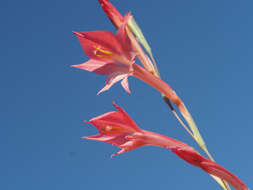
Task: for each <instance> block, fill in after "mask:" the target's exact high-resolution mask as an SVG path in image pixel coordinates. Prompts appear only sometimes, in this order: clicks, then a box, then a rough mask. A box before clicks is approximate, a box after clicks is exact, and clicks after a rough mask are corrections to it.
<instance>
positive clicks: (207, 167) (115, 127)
mask: <svg viewBox="0 0 253 190" xmlns="http://www.w3.org/2000/svg"><path fill="white" fill-rule="evenodd" d="M114 106H115V108H116V109H117V110H118V111H113V112H108V113H105V114H103V115H101V116H98V117H95V118H93V119H91V120H90V121H88V122H87V123H90V124H92V125H94V126H95V127H96V128H97V129H98V131H99V134H97V135H94V136H90V137H82V138H84V139H89V140H96V141H103V142H106V143H110V144H113V145H116V146H118V147H119V148H121V150H120V151H119V152H117V153H115V154H113V155H112V156H115V155H118V154H122V153H124V152H127V151H130V150H133V149H135V148H139V147H141V146H144V145H152V146H160V147H163V148H166V149H169V150H171V151H172V152H174V153H175V154H176V155H178V156H179V157H180V158H182V159H183V160H185V161H186V162H188V163H190V164H191V165H193V166H196V167H199V168H201V169H203V170H204V171H205V172H207V173H209V174H211V175H214V176H216V177H219V178H221V179H223V180H225V181H227V182H228V183H229V184H231V185H232V186H233V187H234V188H235V189H237V190H248V188H247V186H246V185H245V184H244V183H243V182H242V181H241V180H240V179H239V178H238V177H236V176H235V175H234V174H232V173H231V172H229V171H228V170H226V169H225V168H223V167H222V166H220V165H218V164H217V163H215V162H213V161H211V160H208V159H207V158H205V157H203V156H201V155H200V154H199V153H197V152H196V151H195V150H194V149H193V148H192V147H190V146H189V145H187V144H185V143H183V142H180V141H178V140H175V139H172V138H170V137H166V136H163V135H160V134H158V133H154V132H150V131H146V130H142V129H140V128H139V127H138V126H137V124H136V123H135V122H134V121H133V120H132V119H131V118H130V117H129V116H128V114H127V113H126V112H125V111H124V110H123V109H122V108H121V107H119V106H117V105H115V104H114Z"/></svg>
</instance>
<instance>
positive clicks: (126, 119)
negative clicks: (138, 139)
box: [113, 102, 142, 132]
mask: <svg viewBox="0 0 253 190" xmlns="http://www.w3.org/2000/svg"><path fill="white" fill-rule="evenodd" d="M113 106H114V107H115V108H116V109H117V110H118V112H117V113H119V114H120V115H121V117H122V118H124V119H123V120H122V122H124V123H126V124H127V125H128V126H130V127H131V128H133V129H134V130H135V131H136V132H142V130H141V129H140V128H139V127H138V125H137V124H136V123H135V122H134V120H132V118H131V117H130V116H129V115H128V114H127V113H126V112H125V110H124V109H123V108H122V107H119V106H118V105H117V104H115V102H113Z"/></svg>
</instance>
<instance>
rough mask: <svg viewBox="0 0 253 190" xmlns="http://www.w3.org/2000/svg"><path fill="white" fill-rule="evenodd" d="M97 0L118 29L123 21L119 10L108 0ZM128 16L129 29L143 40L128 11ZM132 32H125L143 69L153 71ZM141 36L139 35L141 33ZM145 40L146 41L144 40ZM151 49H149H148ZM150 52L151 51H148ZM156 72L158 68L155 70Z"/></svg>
mask: <svg viewBox="0 0 253 190" xmlns="http://www.w3.org/2000/svg"><path fill="white" fill-rule="evenodd" d="M98 2H99V3H100V5H101V7H102V9H103V10H104V12H105V14H106V15H107V17H108V18H109V19H110V21H111V22H112V24H113V25H114V26H115V28H117V29H119V28H120V27H121V25H122V24H123V23H124V17H123V16H122V15H121V14H120V12H119V11H118V10H117V9H116V8H115V7H114V6H113V5H112V4H111V3H110V2H109V0H98ZM128 16H129V19H128V20H129V21H128V22H127V23H128V27H129V28H130V30H131V31H132V32H133V33H134V34H135V35H136V37H137V39H141V42H143V38H144V36H143V34H142V33H141V31H140V29H139V28H138V29H137V24H136V23H135V24H134V23H133V21H134V19H133V17H132V16H131V15H130V13H128ZM132 32H130V31H129V30H128V31H127V34H128V36H129V38H130V40H131V44H132V47H133V49H134V51H135V52H137V56H138V58H139V59H140V61H141V63H142V64H143V66H144V67H145V69H147V70H148V71H149V72H151V73H154V72H156V71H155V67H154V65H153V63H152V62H151V60H150V59H149V58H148V56H147V55H146V54H145V53H144V51H143V50H142V48H141V46H140V45H139V43H138V42H137V40H136V39H135V37H134V35H133V34H132ZM140 34H141V35H142V36H141V35H140ZM140 36H141V37H140ZM145 42H146V41H145ZM142 45H143V46H144V47H147V42H146V43H142ZM150 51H151V49H150ZM150 53H151V52H150ZM157 72H158V70H157Z"/></svg>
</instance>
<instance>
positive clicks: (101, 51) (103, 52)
mask: <svg viewBox="0 0 253 190" xmlns="http://www.w3.org/2000/svg"><path fill="white" fill-rule="evenodd" d="M94 48H95V50H94V51H93V53H94V55H96V56H97V57H101V58H103V57H104V58H110V57H111V55H113V53H112V52H110V51H108V50H104V49H102V48H101V47H96V46H94Z"/></svg>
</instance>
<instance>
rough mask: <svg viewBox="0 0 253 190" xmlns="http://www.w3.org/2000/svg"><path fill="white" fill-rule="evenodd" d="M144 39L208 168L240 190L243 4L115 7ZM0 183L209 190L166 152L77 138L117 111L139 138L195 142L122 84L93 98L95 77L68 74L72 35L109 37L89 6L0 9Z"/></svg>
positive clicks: (247, 156)
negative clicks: (196, 135) (141, 132)
mask: <svg viewBox="0 0 253 190" xmlns="http://www.w3.org/2000/svg"><path fill="white" fill-rule="evenodd" d="M112 2H113V4H115V6H116V7H117V8H118V9H119V10H120V11H121V12H122V13H126V12H128V11H131V12H132V14H133V15H134V16H135V18H136V20H137V22H138V23H139V25H140V26H141V28H142V30H143V32H144V34H145V36H146V37H147V39H148V41H149V43H150V44H151V47H152V49H153V53H154V55H155V57H156V59H157V62H158V67H159V70H160V72H161V76H162V78H163V80H164V81H166V82H167V83H168V84H170V85H171V86H172V87H173V88H174V89H175V91H176V92H177V93H178V95H179V96H180V97H181V98H182V99H183V101H184V102H185V104H186V105H187V107H188V108H189V110H190V111H191V113H192V115H193V117H194V118H195V120H196V123H197V124H198V126H199V129H200V131H201V133H202V135H203V137H204V139H205V140H206V142H207V145H208V147H209V150H210V152H211V153H213V155H214V157H215V159H216V161H217V162H218V163H219V164H221V165H223V166H224V167H225V168H227V169H229V170H230V171H232V172H233V173H235V174H236V175H237V176H239V177H240V178H241V179H242V180H243V181H244V182H245V183H246V184H247V185H248V186H249V187H250V188H252V186H253V182H252V179H253V174H252V169H253V165H252V159H253V152H252V144H253V143H252V132H253V128H252V123H253V119H252V106H253V100H252V97H253V88H252V80H253V75H252V71H253V64H252V61H253V54H252V50H253V37H252V33H253V25H252V19H253V12H252V6H253V2H252V1H250V0H244V1H234V0H232V1H231V0H230V1H228V0H224V1H220V0H213V1H203V0H202V1H200V0H182V1H171V0H169V1H149V2H147V1H145V3H144V1H134V0H128V1H117V0H113V1H112ZM0 22H1V30H0V34H1V35H0V36H1V43H0V50H1V54H0V61H1V71H0V72H1V74H0V84H1V93H0V97H1V99H0V101H1V107H0V112H1V120H0V125H1V127H0V150H1V159H0V160H1V164H0V165H1V166H0V168H1V170H0V177H1V183H0V187H1V189H4V190H14V189H25V190H30V189H31V190H32V189H36V190H40V189H41V190H42V189H43V190H44V189H61V190H69V189H75V190H79V189H80V190H83V189H94V190H96V189H102V188H103V189H110V190H116V189H117V190H118V189H122V190H124V189H178V190H179V189H206V190H209V189H210V190H211V189H219V186H218V185H217V184H216V183H215V182H214V181H213V180H212V179H211V178H210V177H209V176H208V175H207V174H205V173H204V172H203V171H201V170H200V169H198V168H194V167H193V166H190V165H189V164H187V163H185V162H184V161H182V160H181V159H179V158H177V157H176V156H175V155H173V154H172V153H171V152H169V151H167V150H164V149H161V148H157V147H144V148H141V149H137V150H134V151H131V152H128V153H125V154H123V155H120V156H118V157H115V158H113V159H111V158H110V155H111V154H112V153H114V152H116V151H118V149H117V148H116V147H113V146H111V145H108V144H105V143H101V142H92V141H82V140H80V137H81V136H88V135H92V134H96V133H97V131H96V130H95V129H94V128H92V127H87V125H86V124H84V123H83V120H89V119H90V118H92V117H95V116H97V115H100V114H102V113H105V112H108V111H112V110H113V109H114V108H113V106H112V104H111V103H112V101H113V100H114V101H116V103H117V104H118V105H120V106H122V107H123V108H124V109H125V110H126V111H127V112H128V114H129V115H130V116H131V117H132V118H133V119H134V120H135V121H136V122H137V123H138V124H139V126H140V127H141V128H143V129H146V130H152V131H155V132H158V133H162V134H164V135H167V136H170V137H173V138H176V139H179V140H182V141H184V142H185V143H187V144H189V145H191V146H194V147H195V148H197V145H196V144H195V143H194V142H193V140H192V139H191V138H190V137H189V136H188V135H187V134H186V132H185V131H184V130H183V129H182V128H181V127H179V124H178V122H177V121H176V119H175V118H174V117H173V115H172V114H171V113H170V111H169V109H168V108H167V106H166V104H165V103H164V102H163V101H162V99H161V98H160V94H159V93H158V92H157V91H155V90H154V89H152V88H151V87H149V86H147V85H146V84H144V83H143V82H141V81H139V80H138V79H135V78H130V80H129V82H130V88H131V91H132V95H128V94H127V93H125V92H124V91H123V89H122V88H121V86H120V85H119V84H117V85H115V86H113V87H112V89H111V90H110V91H108V92H105V93H103V94H101V95H99V96H96V93H97V92H98V90H100V89H101V88H102V87H103V85H104V77H102V76H98V75H95V74H92V73H88V72H85V71H81V70H78V69H74V68H71V67H70V65H73V64H80V63H82V62H85V61H86V60H88V58H87V57H86V55H84V53H83V52H82V49H81V47H80V45H79V42H78V40H77V39H76V37H75V36H74V35H73V34H72V31H73V30H74V31H91V30H109V31H112V32H115V29H114V28H113V26H112V25H111V23H110V22H109V20H108V19H107V18H106V16H105V15H104V13H103V11H102V9H101V8H100V7H99V4H98V2H97V1H96V0H82V1H81V0H73V1H59V0H53V1H49V0H44V1H31V0H24V1H17V0H14V1H2V2H1V3H0Z"/></svg>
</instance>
